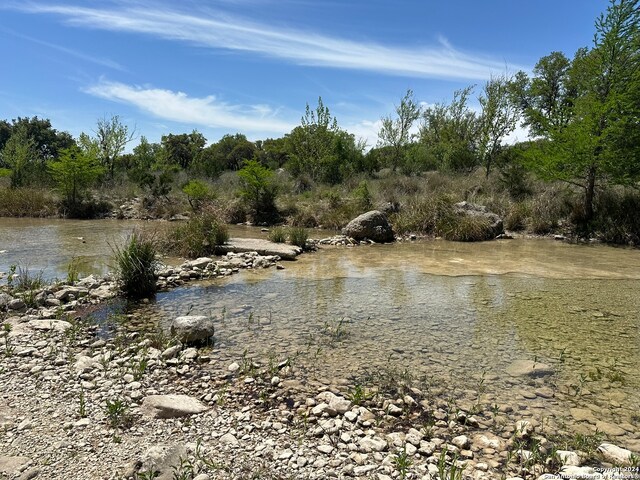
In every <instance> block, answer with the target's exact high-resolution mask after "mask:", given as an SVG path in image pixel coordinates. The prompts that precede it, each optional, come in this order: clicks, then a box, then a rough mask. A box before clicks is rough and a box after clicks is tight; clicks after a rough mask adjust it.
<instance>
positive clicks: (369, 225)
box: [342, 210, 395, 243]
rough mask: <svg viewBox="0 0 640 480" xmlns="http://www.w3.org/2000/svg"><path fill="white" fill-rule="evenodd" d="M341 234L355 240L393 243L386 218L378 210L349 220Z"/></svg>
mask: <svg viewBox="0 0 640 480" xmlns="http://www.w3.org/2000/svg"><path fill="white" fill-rule="evenodd" d="M342 234H343V235H347V236H349V237H351V238H354V239H356V240H365V239H368V240H373V241H374V242H379V243H385V242H393V241H394V239H395V237H394V235H393V229H392V228H391V225H390V224H389V220H387V216H386V215H385V214H384V213H382V212H381V211H379V210H371V211H370V212H367V213H363V214H362V215H360V216H359V217H356V218H354V219H353V220H351V221H350V222H349V223H348V224H347V226H346V227H344V228H343V229H342Z"/></svg>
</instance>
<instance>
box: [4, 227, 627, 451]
mask: <svg viewBox="0 0 640 480" xmlns="http://www.w3.org/2000/svg"><path fill="white" fill-rule="evenodd" d="M141 227H142V228H150V229H157V228H164V227H166V224H163V223H158V222H155V223H154V222H151V223H145V222H123V221H105V220H100V221H64V220H34V219H26V220H25V219H0V251H3V250H6V251H5V252H4V253H0V271H6V270H7V269H8V267H9V265H11V264H14V263H20V264H22V265H25V264H26V265H27V266H29V268H31V269H44V272H45V277H46V278H53V277H58V278H64V277H65V276H66V266H67V264H68V262H69V261H70V260H71V258H73V257H76V258H78V259H80V260H81V265H82V269H81V272H82V273H104V272H105V271H106V270H107V269H108V258H109V257H110V255H111V249H110V246H109V245H110V244H114V242H119V241H120V242H121V241H122V240H123V239H124V238H126V236H127V235H128V234H129V233H130V232H131V231H132V229H133V228H141ZM232 235H234V236H265V235H266V234H264V233H261V232H260V231H259V230H258V229H247V228H234V229H233V230H232ZM77 237H83V238H84V242H82V240H79V239H78V238H77ZM285 267H286V269H285V270H275V269H267V270H260V271H244V272H241V273H239V274H237V275H233V276H232V277H226V278H221V279H217V280H214V281H210V282H202V283H198V284H191V285H189V286H185V287H182V288H179V289H175V290H173V291H171V292H167V293H162V294H160V295H158V297H157V299H156V301H155V302H154V303H152V304H150V305H148V306H142V307H141V308H140V309H139V310H138V311H137V312H136V315H137V316H138V317H139V318H140V319H141V323H142V324H144V325H146V326H147V327H148V326H149V325H157V324H158V323H159V324H161V325H162V324H166V322H167V321H168V320H169V319H170V318H172V317H173V316H176V315H179V314H186V313H189V312H190V313H193V314H207V315H209V314H210V315H212V316H213V317H214V318H216V319H217V320H216V321H217V330H216V350H215V355H216V357H215V358H217V359H218V362H217V365H218V366H219V368H220V369H225V368H226V366H227V365H228V364H229V363H231V362H232V361H240V360H241V358H242V357H243V355H245V356H248V357H251V358H252V359H254V360H256V361H260V362H262V363H263V364H264V363H266V362H267V361H268V359H269V358H278V359H282V358H285V357H287V356H289V357H292V358H294V359H295V362H297V364H299V365H300V366H301V367H302V366H303V367H304V369H303V371H305V372H306V375H307V376H308V378H307V382H306V384H307V385H308V386H309V388H310V389H313V388H316V387H317V385H318V384H327V383H329V384H331V383H333V384H338V385H341V386H343V388H346V387H344V385H345V384H348V383H351V384H353V383H354V382H356V381H358V379H363V378H364V377H363V375H364V374H365V373H367V372H371V371H389V370H390V369H395V371H400V370H406V371H407V372H408V373H409V374H411V375H412V376H413V377H414V378H422V379H424V380H426V382H427V383H428V384H429V385H430V387H429V388H432V389H433V391H434V392H440V393H441V394H443V393H446V394H448V395H449V396H450V397H455V398H456V402H458V405H459V406H460V407H462V408H470V407H471V406H473V405H475V404H477V405H481V406H482V407H483V408H489V406H491V405H494V404H498V405H501V406H505V405H506V406H511V407H512V408H513V413H511V414H509V415H510V416H511V417H513V418H510V420H519V419H521V418H523V417H524V418H534V419H537V420H539V421H544V422H545V424H546V425H547V426H549V427H550V428H552V429H557V430H565V429H566V430H570V431H581V432H583V433H592V432H593V431H595V429H596V428H598V429H599V430H603V429H606V430H608V431H610V432H611V435H613V436H619V437H623V438H624V439H625V440H626V443H627V445H629V446H635V447H637V448H640V423H639V422H640V416H639V413H640V295H639V294H638V292H639V290H640V288H639V287H640V251H639V250H633V249H625V248H612V247H606V246H599V245H593V246H585V245H582V246H578V245H569V244H565V243H562V242H554V241H552V240H546V239H543V240H512V241H493V242H484V243H474V244H465V243H451V242H445V241H429V242H416V243H408V244H396V245H374V246H367V247H357V248H345V247H336V248H323V249H322V250H321V251H319V252H317V253H312V254H307V255H303V256H302V257H300V258H299V259H298V260H297V261H295V262H286V263H285ZM336 331H337V332H338V333H339V335H338V334H337V333H336ZM516 360H531V361H534V362H536V363H544V364H547V365H549V366H551V367H552V368H553V370H554V372H555V373H554V375H552V376H545V377H542V378H536V379H532V378H529V377H514V376H511V375H509V374H508V373H507V372H506V369H507V367H508V366H509V365H511V364H512V363H513V362H514V361H516ZM422 383H423V385H424V382H422ZM585 413H586V418H585ZM598 422H599V423H598ZM611 425H614V426H615V427H616V428H613V429H612V428H610V427H611ZM634 442H635V443H634ZM637 448H636V449H637Z"/></svg>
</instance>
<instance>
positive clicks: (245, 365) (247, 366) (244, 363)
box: [240, 348, 256, 377]
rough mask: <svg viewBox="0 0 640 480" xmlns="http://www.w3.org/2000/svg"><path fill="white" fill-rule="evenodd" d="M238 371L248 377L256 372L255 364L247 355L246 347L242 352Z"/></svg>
mask: <svg viewBox="0 0 640 480" xmlns="http://www.w3.org/2000/svg"><path fill="white" fill-rule="evenodd" d="M240 373H241V374H242V375H248V376H250V377H253V376H255V374H256V365H255V364H254V363H253V359H252V358H251V357H249V351H248V350H247V349H246V348H245V349H244V351H243V352H242V359H241V364H240Z"/></svg>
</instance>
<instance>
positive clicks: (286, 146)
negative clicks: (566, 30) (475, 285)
mask: <svg viewBox="0 0 640 480" xmlns="http://www.w3.org/2000/svg"><path fill="white" fill-rule="evenodd" d="M639 2H640V0H611V1H610V4H609V6H608V8H607V11H606V12H604V13H603V14H602V15H601V16H600V17H599V18H598V19H597V20H596V22H595V34H594V39H593V44H592V46H591V47H589V48H587V47H585V48H581V49H579V50H578V51H577V52H576V53H575V55H574V56H573V58H571V59H570V58H568V57H567V56H566V55H565V54H564V53H562V52H551V53H550V54H549V55H546V56H544V57H542V58H541V59H540V60H539V61H538V62H537V63H536V65H535V67H534V68H533V70H532V72H531V73H530V74H528V73H526V72H517V73H515V74H513V75H508V74H502V75H497V76H493V77H492V78H490V79H489V80H488V81H487V82H486V83H485V84H484V85H482V86H481V87H480V88H478V87H477V86H469V87H467V88H464V89H461V90H458V91H456V92H454V93H453V96H452V98H451V100H450V101H449V102H442V103H438V104H435V105H429V106H426V107H421V106H420V105H419V103H418V102H417V101H416V99H415V97H414V94H413V92H412V91H411V90H408V91H407V92H406V94H405V95H404V96H403V97H402V98H401V99H400V102H399V104H398V105H396V107H395V110H394V112H393V114H391V115H389V116H386V117H383V118H382V119H381V128H380V131H379V133H378V143H377V145H375V146H373V148H371V149H369V150H367V145H366V144H365V143H364V142H362V141H361V140H358V139H356V138H355V136H354V135H352V134H350V133H348V132H347V131H346V130H344V129H343V128H341V127H340V126H339V124H338V121H337V119H336V118H335V117H334V116H333V115H332V114H331V112H330V111H329V108H328V107H327V106H326V105H325V104H324V102H323V100H322V98H319V99H318V102H317V106H316V107H315V108H312V107H310V106H309V105H307V106H306V110H305V113H304V115H303V116H302V118H301V121H300V124H299V125H298V126H296V127H295V128H294V129H293V130H292V131H291V132H289V133H287V134H285V135H284V136H283V137H281V138H270V139H265V140H258V141H249V140H248V139H247V137H246V136H245V135H243V134H241V133H236V134H233V135H231V134H230V135H225V136H223V137H222V138H221V139H220V140H219V141H217V142H215V143H211V144H209V145H207V139H206V138H205V137H204V136H203V134H202V133H200V132H198V131H197V130H194V131H192V132H191V133H182V134H167V135H164V136H162V138H161V140H160V142H159V143H152V142H149V141H148V140H147V139H146V138H145V137H140V138H139V141H138V144H137V145H136V146H135V147H133V148H132V149H131V151H130V152H129V153H125V150H126V148H127V145H129V144H130V143H131V142H133V141H134V139H135V138H136V134H135V128H131V127H129V126H127V125H125V124H124V123H123V122H122V121H121V119H120V118H119V117H118V116H114V117H111V118H103V119H100V120H98V121H97V124H96V127H95V129H94V131H93V132H92V133H91V134H85V133H83V134H81V135H80V136H79V138H77V139H74V138H73V137H72V136H71V135H70V134H68V133H67V132H59V131H57V130H55V129H54V128H53V127H52V125H51V123H50V121H49V120H46V119H39V118H37V117H33V118H17V119H14V120H12V121H11V122H9V121H0V167H3V168H4V170H3V172H4V174H5V175H8V176H9V177H10V185H11V187H13V188H15V187H21V186H26V185H33V184H54V185H56V186H57V187H58V188H59V189H60V191H61V192H62V194H63V196H64V198H65V201H66V202H68V203H70V204H74V203H77V202H80V201H82V200H83V198H85V196H86V193H87V191H88V189H90V188H91V187H93V186H96V185H98V184H108V183H109V182H116V181H121V180H122V179H125V178H126V179H129V180H130V181H133V182H135V183H136V184H138V185H139V186H140V187H141V188H143V189H145V190H146V191H147V192H148V193H149V194H150V195H153V196H163V195H167V194H168V193H169V192H170V190H171V188H172V186H173V183H174V177H175V174H176V173H177V172H179V171H187V172H188V173H189V174H190V175H192V176H199V177H208V178H216V177H217V176H219V175H220V174H221V173H222V172H225V171H238V172H241V171H243V169H246V168H248V170H244V173H242V174H241V175H240V176H241V178H243V179H244V181H247V182H249V183H251V182H253V183H254V184H256V183H257V184H260V182H263V183H264V182H265V181H266V179H267V178H269V177H270V176H271V175H272V173H273V172H275V171H276V170H278V169H284V170H286V171H288V172H289V173H290V174H291V176H292V177H293V178H294V179H295V181H296V188H298V189H299V190H300V191H302V190H304V189H308V188H310V187H311V186H312V185H314V184H317V183H324V184H329V185H335V184H338V183H341V182H343V181H345V180H346V179H348V178H350V177H351V176H353V175H356V174H363V173H364V174H373V173H374V172H376V171H378V170H380V169H381V168H385V167H386V168H390V169H391V170H393V171H399V172H401V173H403V174H406V175H417V174H420V173H421V172H424V171H429V170H441V171H449V172H457V173H459V172H463V173H464V172H471V171H474V170H476V169H478V168H483V169H484V171H485V173H486V175H487V176H489V175H490V174H491V173H492V172H493V171H494V170H498V172H499V174H500V175H501V176H502V177H503V178H504V179H505V181H506V182H507V183H509V185H510V186H511V189H512V191H513V192H514V193H517V191H518V188H517V186H518V185H519V183H521V180H522V177H523V175H525V174H526V173H527V172H533V173H535V174H537V175H539V176H540V177H542V178H544V179H557V180H562V181H565V182H568V183H570V184H572V185H574V186H575V187H577V188H578V189H580V191H581V192H582V205H581V210H582V212H581V214H582V221H583V222H584V223H585V225H586V224H588V222H589V221H590V219H591V218H592V217H593V205H594V197H595V195H596V193H597V189H598V188H599V187H601V186H605V185H612V184H613V185H620V184H621V185H633V186H637V182H638V180H639V179H640V155H639V151H638V148H639V146H640V56H639V52H640V35H639V33H638V31H639V27H638V25H639V23H640V22H639V15H640V14H639V12H640V6H639ZM476 90H478V91H479V93H478V95H477V97H476V99H477V105H478V107H476V108H472V106H471V98H472V97H473V95H474V92H475V91H476ZM519 123H522V124H523V125H525V126H526V127H527V128H528V129H529V132H530V135H531V137H530V140H527V141H526V142H521V143H520V144H517V145H511V146H509V145H505V139H506V138H507V136H508V135H509V134H511V133H512V132H513V131H514V129H515V128H516V126H517V125H518V124H519ZM262 187H264V185H262ZM262 187H261V188H257V187H256V186H255V185H254V187H253V188H254V189H256V188H257V190H255V191H260V192H262V193H261V194H264V195H267V196H268V195H272V196H273V195H274V192H271V193H269V192H268V188H267V189H266V190H265V188H262Z"/></svg>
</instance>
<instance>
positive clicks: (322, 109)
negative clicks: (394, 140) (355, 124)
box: [285, 97, 362, 184]
mask: <svg viewBox="0 0 640 480" xmlns="http://www.w3.org/2000/svg"><path fill="white" fill-rule="evenodd" d="M285 138H286V146H287V152H288V154H289V161H288V162H287V165H286V166H287V168H288V169H289V171H290V172H291V174H292V175H293V176H294V177H302V176H308V177H309V178H310V179H311V180H314V181H319V182H325V183H329V184H336V183H339V182H340V181H342V179H343V178H344V176H345V175H347V174H348V173H349V171H350V170H352V169H353V162H354V160H355V161H357V160H358V158H359V157H361V156H362V145H359V144H358V143H357V142H356V141H355V137H354V136H353V135H350V134H349V133H347V132H345V131H344V130H341V129H340V128H339V127H338V121H337V120H336V118H335V117H333V116H332V115H331V113H330V112H329V108H328V107H326V106H325V105H324V103H323V102H322V98H321V97H320V98H318V106H317V107H316V109H315V110H311V108H310V107H309V104H307V107H306V110H305V114H304V116H303V117H302V120H301V124H300V125H299V126H297V127H296V128H294V129H293V130H292V131H291V133H289V134H288V135H286V136H285Z"/></svg>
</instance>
